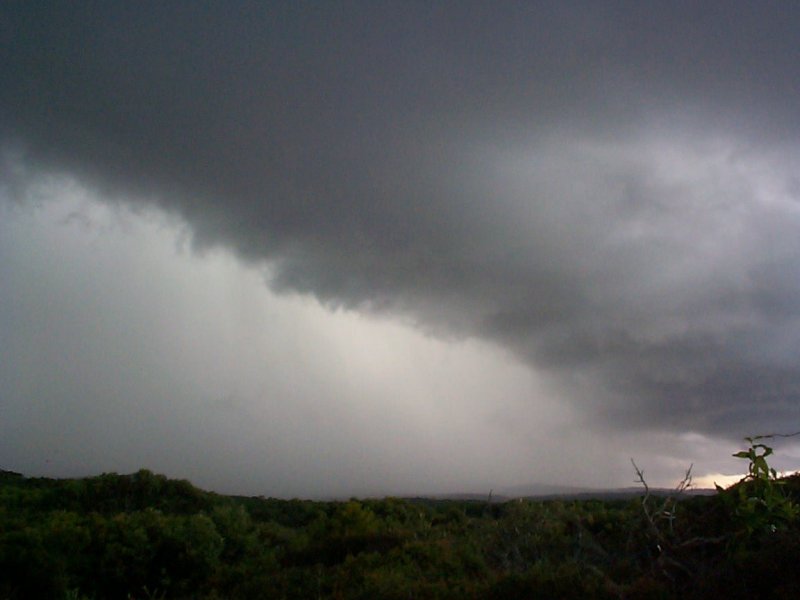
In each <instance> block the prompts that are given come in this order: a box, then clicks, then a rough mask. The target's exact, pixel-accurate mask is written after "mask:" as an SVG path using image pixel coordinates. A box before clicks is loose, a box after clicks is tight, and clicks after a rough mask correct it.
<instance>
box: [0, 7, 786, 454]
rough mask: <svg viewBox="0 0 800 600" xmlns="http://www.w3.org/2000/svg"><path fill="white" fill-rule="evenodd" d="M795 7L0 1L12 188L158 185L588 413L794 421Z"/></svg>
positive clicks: (704, 427) (265, 261) (224, 225)
mask: <svg viewBox="0 0 800 600" xmlns="http://www.w3.org/2000/svg"><path fill="white" fill-rule="evenodd" d="M798 30H800V10H798V9H797V8H796V7H795V6H793V5H791V4H788V3H771V2H767V3H763V2H758V3H755V2H753V3H749V2H737V3H704V4H702V5H698V4H697V3H689V2H686V3H683V2H678V3H670V4H669V5H668V6H667V5H664V6H660V7H653V6H650V5H642V4H641V3H635V2H603V3H579V2H562V3H556V4H553V5H538V4H536V5H535V4H525V3H491V4H487V3H471V2H467V3H447V2H445V3H436V4H434V5H424V4H413V3H412V4H409V3H378V4H372V3H344V4H340V3H337V4H333V5H317V4H314V3H311V4H306V3H286V4H283V3H269V4H268V5H265V4H261V5H259V4H249V3H234V4H233V5H225V6H222V5H214V4H213V3H212V4H196V3H181V2H176V3H166V4H165V3H146V2H145V3H141V2H139V3H134V4H127V5H126V4H118V3H85V4H81V5H79V6H76V5H74V4H72V3H58V2H52V3H49V2H48V3H14V2H12V3H9V4H6V5H5V6H4V7H3V8H2V9H0V48H2V55H3V60H2V66H0V112H1V113H2V119H1V120H0V123H1V124H0V136H2V144H3V146H2V148H3V170H2V184H3V191H4V196H5V197H6V198H7V201H8V202H10V203H11V204H15V205H20V204H22V205H24V204H26V203H30V202H32V200H31V197H32V196H33V195H35V194H33V193H32V191H31V190H33V189H35V187H36V185H37V182H38V183H41V182H42V181H43V180H45V178H47V177H51V178H52V177H69V178H73V179H74V180H75V181H78V182H80V184H81V185H83V186H85V188H86V189H88V190H91V191H92V193H94V194H96V195H97V196H98V197H101V198H103V199H104V202H106V203H109V204H110V205H124V206H126V207H129V208H132V209H133V210H141V211H150V210H157V211H160V212H161V213H164V214H166V215H169V216H170V217H171V218H175V219H177V220H178V221H179V222H181V223H183V224H185V227H186V235H187V238H188V239H189V241H190V243H191V246H192V248H193V249H194V251H196V252H198V253H202V252H204V251H208V250H210V249H213V248H221V249H224V250H225V251H228V252H231V253H233V254H234V255H235V256H236V257H237V259H238V260H240V261H241V262H243V263H244V264H247V265H250V266H253V267H256V268H259V269H263V270H264V272H265V273H267V274H268V275H267V276H266V285H267V286H269V288H270V289H271V290H272V291H273V292H274V293H277V294H279V295H281V294H282V295H286V296H287V297H288V296H292V295H300V296H308V297H313V298H316V299H318V300H319V302H320V303H322V304H323V305H324V306H325V307H328V308H329V309H332V310H333V309H345V310H348V311H352V312H354V313H359V314H368V315H371V316H373V317H378V318H380V319H387V320H390V321H391V320H394V321H399V322H403V323H406V324H411V325H412V326H413V327H415V328H417V329H418V330H420V331H422V332H423V333H424V334H425V335H429V336H433V337H434V338H436V339H441V340H466V339H477V340H481V341H483V342H488V343H490V344H495V345H497V346H499V347H500V348H502V349H504V350H506V351H508V352H509V354H510V356H513V357H515V358H516V359H517V360H518V361H520V362H521V363H523V364H524V365H525V366H526V367H528V368H529V369H530V370H531V371H532V372H534V373H536V374H537V375H538V376H541V377H542V378H544V379H546V380H547V381H548V385H550V386H551V387H550V389H551V394H552V396H553V397H554V398H556V400H557V402H558V403H560V404H563V405H564V406H566V407H569V410H574V411H576V413H577V414H580V415H583V418H585V419H586V421H587V422H590V423H594V424H595V425H596V427H598V428H599V429H602V430H604V431H606V430H607V431H611V432H614V431H617V432H623V431H631V430H634V431H657V432H662V433H669V434H675V435H680V434H683V433H685V432H688V431H692V432H697V433H699V434H702V435H708V436H712V437H720V438H729V439H735V438H740V437H741V436H742V435H746V434H757V433H768V432H772V431H775V430H785V429H786V428H787V427H788V428H789V429H792V430H794V429H797V428H798V423H800V420H798V417H800V362H798V360H797V358H798V357H799V356H800V178H798V175H797V174H798V173H800V142H799V141H798V140H800V110H798V106H800V55H799V54H798V53H799V52H800V50H798V45H797V31H798ZM491 402H492V399H491V398H486V403H488V404H491ZM792 424H794V426H792ZM599 429H598V430H599Z"/></svg>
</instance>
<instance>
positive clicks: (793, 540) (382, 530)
mask: <svg viewBox="0 0 800 600" xmlns="http://www.w3.org/2000/svg"><path fill="white" fill-rule="evenodd" d="M751 443H753V444H754V442H751ZM765 448H766V447H765V446H763V444H761V445H760V446H758V447H751V450H754V451H755V452H756V454H754V455H753V456H751V455H750V454H747V452H748V451H746V452H745V453H743V454H747V456H746V457H747V458H748V459H749V460H750V461H751V464H752V463H753V462H756V463H757V465H756V467H757V469H756V470H755V471H751V473H750V476H748V478H747V480H746V481H744V482H742V483H741V484H739V485H738V486H734V487H733V488H731V489H728V490H722V491H721V492H720V493H719V494H717V495H716V496H713V497H687V498H686V499H683V500H681V501H680V502H664V501H663V500H662V499H659V498H658V497H656V496H652V497H651V496H650V495H649V490H646V491H643V494H642V495H641V496H640V497H632V498H630V499H627V500H609V501H601V500H580V501H579V500H551V501H530V500H514V501H509V502H505V503H495V504H488V503H487V502H471V501H448V500H424V499H415V500H413V501H412V500H408V501H406V500H401V499H394V498H387V499H384V500H363V501H358V500H351V501H349V502H311V501H300V500H276V499H267V498H241V497H228V496H220V495H216V494H210V493H207V492H203V491H201V490H199V489H197V488H195V487H193V486H192V485H191V484H189V483H188V482H186V481H173V480H169V479H167V478H165V477H163V476H161V475H155V474H153V473H150V472H149V471H139V472H138V473H134V474H132V475H116V474H104V475H101V476H99V477H93V478H88V479H80V480H48V479H28V478H25V477H22V476H20V475H17V474H13V473H8V472H0V600H2V599H12V598H13V599H25V598H36V599H39V598H65V599H66V598H71V599H75V600H78V599H101V598H121V599H128V598H131V599H133V598H207V599H212V598H245V599H247V598H253V599H256V598H287V599H289V598H364V599H367V598H398V599H400V598H432V599H433V598H539V597H541V598H631V599H632V598H705V597H726V598H744V597H748V598H752V597H770V598H797V597H800V576H798V575H797V569H796V565H797V564H798V561H799V560H800V527H799V526H798V519H797V518H796V509H795V506H796V501H797V496H798V490H799V488H800V478H797V477H793V478H789V479H785V480H778V478H777V474H776V473H774V471H771V470H769V468H768V467H766V469H767V470H766V471H764V465H765V464H766V463H764V464H762V463H761V462H760V461H759V460H758V459H759V457H763V456H764V453H765V452H766V451H765ZM743 457H744V456H743ZM665 507H668V510H669V514H668V515H666V514H662V513H659V511H665V510H667V508H665Z"/></svg>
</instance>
